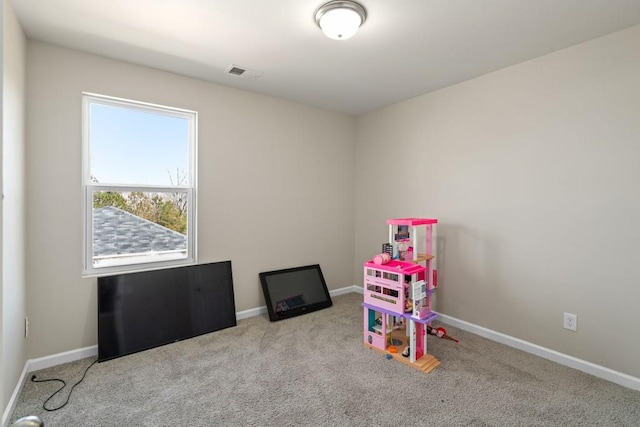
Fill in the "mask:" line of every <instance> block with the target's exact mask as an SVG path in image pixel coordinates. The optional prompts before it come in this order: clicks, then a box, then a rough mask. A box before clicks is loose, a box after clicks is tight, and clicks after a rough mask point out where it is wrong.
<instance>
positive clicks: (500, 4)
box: [12, 0, 640, 114]
mask: <svg viewBox="0 0 640 427" xmlns="http://www.w3.org/2000/svg"><path fill="white" fill-rule="evenodd" d="M324 2H325V1H323V0H13V1H12V4H13V6H14V9H15V11H16V14H17V15H18V18H19V19H20V21H21V23H22V25H23V28H24V30H25V32H26V34H27V36H28V37H29V38H32V39H37V40H42V41H46V42H50V43H54V44H58V45H62V46H67V47H71V48H74V49H79V50H83V51H87V52H92V53H96V54H99V55H103V56H107V57H112V58H116V59H121V60H125V61H129V62H133V63H137V64H141V65H146V66H149V67H154V68H158V69H162V70H167V71H171V72H174V73H178V74H183V75H187V76H191V77H196V78H199V79H203V80H208V81H211V82H215V83H219V84H222V85H226V86H232V87H237V88H241V89H245V90H249V91H252V92H258V93H263V94H266V95H271V96H275V97H278V98H283V99H287V100H291V101H295V102H299V103H303V104H307V105H312V106H316V107H320V108H325V109H329V110H334V111H340V112H344V113H349V114H362V113H365V112H368V111H371V110H374V109H376V108H379V107H383V106H386V105H389V104H393V103H396V102H399V101H402V100H405V99H408V98H412V97H414V96H417V95H421V94H424V93H427V92H431V91H434V90H437V89H440V88H443V87H446V86H449V85H452V84H455V83H458V82H461V81H464V80H467V79H470V78H473V77H476V76H479V75H482V74H486V73H488V72H491V71H494V70H497V69H500V68H503V67H506V66H509V65H512V64H516V63H519V62H522V61H526V60H528V59H531V58H535V57H537V56H540V55H544V54H546V53H549V52H553V51H555V50H558V49H562V48H565V47H568V46H571V45H574V44H577V43H581V42H583V41H587V40H590V39H593V38H596V37H599V36H602V35H605V34H608V33H611V32H614V31H618V30H621V29H624V28H628V27H631V26H634V25H638V24H640V0H360V2H361V3H362V4H363V5H364V6H365V8H366V9H367V13H368V19H367V21H366V22H365V24H364V25H363V26H362V28H361V29H360V31H359V32H358V33H357V34H356V35H355V36H354V37H353V38H352V39H349V40H344V41H335V40H330V39H328V38H327V37H325V36H324V35H323V34H322V32H321V31H320V29H319V28H318V27H317V26H316V24H315V20H314V12H315V10H316V9H317V8H318V7H319V6H320V5H321V4H322V3H324ZM639 48H640V47H639ZM231 64H235V65H239V66H241V67H245V68H249V69H252V70H257V71H260V72H263V73H264V74H263V75H262V77H260V78H259V79H257V80H253V81H249V80H243V79H241V78H238V77H235V76H232V75H229V74H226V73H225V70H226V69H227V68H228V67H229V66H230V65H231Z"/></svg>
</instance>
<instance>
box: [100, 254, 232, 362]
mask: <svg viewBox="0 0 640 427" xmlns="http://www.w3.org/2000/svg"><path fill="white" fill-rule="evenodd" d="M235 325H236V309H235V300H234V295H233V278H232V275H231V261H225V262H217V263H210V264H199V265H191V266H186V267H177V268H169V269H164V270H154V271H144V272H139V273H127V274H118V275H113V276H107V277H99V278H98V360H99V361H101V362H102V361H105V360H109V359H113V358H116V357H120V356H124V355H127V354H131V353H135V352H138V351H142V350H148V349H150V348H154V347H158V346H161V345H164V344H169V343H172V342H175V341H180V340H183V339H187V338H191V337H195V336H197V335H202V334H206V333H209V332H214V331H217V330H220V329H224V328H228V327H231V326H235Z"/></svg>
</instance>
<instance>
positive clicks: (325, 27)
mask: <svg viewBox="0 0 640 427" xmlns="http://www.w3.org/2000/svg"><path fill="white" fill-rule="evenodd" d="M366 20H367V11H366V9H365V8H364V6H362V5H361V4H360V3H356V2H355V1H350V0H347V1H330V2H329V3H325V4H323V5H322V6H320V8H319V9H318V10H317V11H316V23H317V24H318V26H319V27H320V29H322V32H323V33H324V34H325V35H326V36H327V37H329V38H330V39H334V40H346V39H348V38H350V37H352V36H353V35H354V34H355V33H356V32H357V31H358V28H360V26H361V25H362V24H364V21H366Z"/></svg>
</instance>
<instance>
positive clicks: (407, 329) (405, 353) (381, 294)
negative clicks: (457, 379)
mask: <svg viewBox="0 0 640 427" xmlns="http://www.w3.org/2000/svg"><path fill="white" fill-rule="evenodd" d="M437 222H438V220H436V219H427V218H400V219H390V220H387V224H388V225H389V244H388V245H385V246H386V247H387V248H389V247H391V248H392V249H393V254H392V255H391V256H384V257H383V256H376V257H374V259H373V260H370V261H366V262H365V263H364V302H363V303H362V306H363V308H364V343H365V345H367V346H369V347H371V348H373V349H375V350H378V351H381V352H384V353H385V354H389V355H390V356H391V357H392V358H393V359H395V360H398V361H401V362H403V363H407V364H409V365H410V366H413V367H414V368H416V369H419V370H421V371H423V372H429V371H431V370H432V369H433V368H435V367H436V366H438V364H439V363H440V362H438V360H437V359H436V358H435V357H433V356H432V355H430V354H428V353H427V335H428V334H427V325H428V324H430V323H431V322H432V321H433V320H434V319H435V318H436V317H437V314H435V313H433V312H432V311H431V295H432V294H433V292H434V291H435V289H436V287H437V270H436V264H435V253H434V246H435V245H434V243H435V241H436V240H435V225H436V224H437ZM422 226H424V229H423V230H422V231H423V232H422V233H420V231H419V230H418V227H422ZM419 234H421V237H422V241H423V242H424V246H422V247H420V245H419V243H422V241H419V239H418V235H419Z"/></svg>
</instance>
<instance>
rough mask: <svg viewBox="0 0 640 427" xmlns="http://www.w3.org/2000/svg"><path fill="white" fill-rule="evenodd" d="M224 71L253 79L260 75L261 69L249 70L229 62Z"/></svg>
mask: <svg viewBox="0 0 640 427" xmlns="http://www.w3.org/2000/svg"><path fill="white" fill-rule="evenodd" d="M225 72H226V73H227V74H231V75H232V76H236V77H240V78H241V79H245V80H255V79H257V78H258V77H260V76H261V75H262V71H255V70H250V69H248V68H244V67H240V66H238V65H233V64H231V65H230V66H229V67H228V68H227V69H226V70H225Z"/></svg>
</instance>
